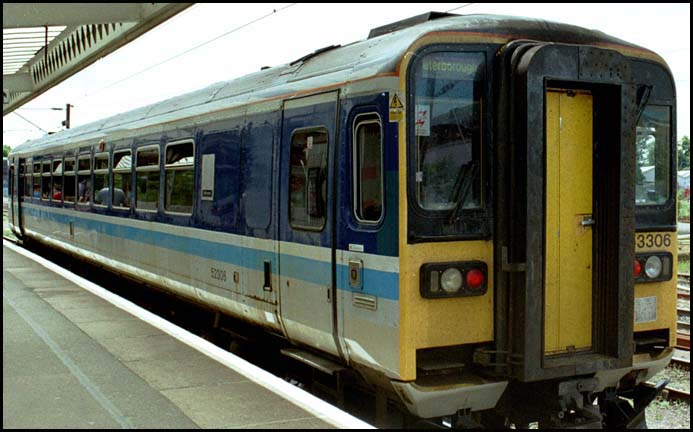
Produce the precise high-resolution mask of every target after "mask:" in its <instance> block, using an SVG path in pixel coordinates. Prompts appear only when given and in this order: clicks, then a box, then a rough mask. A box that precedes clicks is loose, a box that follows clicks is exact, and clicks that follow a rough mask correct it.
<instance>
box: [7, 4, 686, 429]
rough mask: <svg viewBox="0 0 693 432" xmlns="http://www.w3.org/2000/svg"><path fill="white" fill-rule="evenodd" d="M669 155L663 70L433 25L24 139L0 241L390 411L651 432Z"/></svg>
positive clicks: (531, 34)
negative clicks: (220, 329) (203, 310)
mask: <svg viewBox="0 0 693 432" xmlns="http://www.w3.org/2000/svg"><path fill="white" fill-rule="evenodd" d="M239 61H242V59H239ZM675 137H676V91H675V85H674V79H673V77H672V73H671V71H670V70H669V68H668V66H667V64H666V62H665V61H664V60H663V59H662V58H661V57H660V56H659V55H658V54H656V53H654V52H652V51H650V50H648V49H646V48H643V47H640V46H637V45H634V44H632V43H629V42H627V41H623V40H620V39H617V38H615V37H612V36H609V35H607V34H604V33H602V32H600V31H596V30H587V29H584V28H580V27H577V26H572V25H566V24H561V23H554V22H548V21H544V20H539V19H531V18H521V17H510V16H495V15H455V14H449V13H440V12H430V13H426V14H422V15H418V16H415V17H412V18H409V19H406V20H402V21H398V22H394V23H391V24H387V25H383V26H381V27H378V28H375V29H373V30H371V32H370V34H369V35H368V38H367V39H364V40H362V41H358V42H354V43H351V44H348V45H345V46H336V45H332V46H328V47H325V48H322V49H319V50H316V51H314V52H312V53H310V54H307V55H305V56H304V57H301V58H299V59H297V60H295V61H293V62H291V63H288V64H284V65H280V66H275V67H269V68H262V70H260V71H257V72H255V73H252V74H250V75H247V76H245V77H241V78H237V79H233V80H230V81H226V82H221V83H217V84H213V85H211V86H209V87H206V88H203V89H201V90H198V91H195V92H192V93H189V94H185V95H182V96H178V97H174V98H171V99H168V100H165V101H162V102H159V103H155V104H152V105H149V106H145V107H142V108H139V109H135V110H133V111H130V112H126V113H122V114H118V115H115V116H112V117H110V118H106V119H104V120H101V121H97V122H93V123H90V124H87V125H84V126H80V127H76V128H73V129H69V130H65V131H62V132H59V133H55V134H52V135H48V136H45V137H43V138H40V139H36V140H33V141H30V142H27V143H25V144H23V145H20V146H18V147H16V148H15V149H13V150H12V152H11V154H10V156H9V160H10V179H9V180H10V222H11V227H12V230H13V231H14V233H15V234H16V235H17V236H18V237H19V238H20V239H25V240H26V241H33V242H38V243H41V244H44V245H47V246H50V247H51V248H55V249H58V250H60V251H63V252H66V253H68V254H70V256H72V257H74V259H75V260H77V261H80V260H85V261H90V262H95V263H98V264H99V265H101V266H104V267H106V268H108V269H111V270H113V271H115V272H118V273H121V274H123V275H126V276H127V277H129V278H133V279H136V280H140V281H142V282H145V283H147V284H150V285H153V286H156V287H158V288H159V289H160V290H163V291H165V292H168V293H171V294H172V295H175V296H178V297H183V298H186V299H188V300H190V301H193V302H196V303H199V304H203V305H205V306H206V307H209V308H212V309H213V310H215V311H217V312H218V313H219V314H221V315H222V316H229V317H233V318H234V319H237V320H239V321H241V322H243V323H247V324H249V325H251V326H252V327H253V328H257V329H261V330H262V331H263V332H267V333H268V334H272V335H274V336H276V337H277V338H279V339H280V340H282V341H284V343H285V344H286V346H287V348H284V349H283V352H284V353H285V354H286V355H287V356H290V357H292V358H294V359H297V360H299V361H302V362H304V363H305V364H310V365H313V366H315V367H316V368H318V369H320V370H321V371H322V372H324V373H326V374H328V375H332V376H334V377H339V376H343V375H342V374H345V373H347V372H348V373H350V374H352V375H354V376H356V377H358V379H359V380H362V381H363V382H364V383H365V385H366V386H368V388H372V389H374V392H375V394H376V398H375V400H376V402H377V403H378V404H379V405H378V406H379V407H380V408H379V409H380V411H382V410H387V409H392V407H393V406H394V407H395V408H397V409H401V410H402V412H404V413H406V414H407V415H408V416H410V417H412V418H416V419H423V420H425V421H428V422H434V423H435V424H438V425H442V424H445V425H447V426H451V427H458V426H459V427H462V426H475V427H476V426H487V427H508V426H510V425H515V426H516V427H526V426H527V425H529V424H530V423H533V422H537V423H538V425H539V427H552V428H570V427H602V426H603V427H643V426H646V424H647V419H646V416H645V407H646V406H647V405H648V404H649V403H650V401H652V400H653V399H654V398H655V397H656V396H657V395H658V394H659V392H661V390H662V384H661V383H660V384H659V385H657V386H654V387H650V386H646V385H645V381H647V380H648V379H650V378H651V377H653V376H654V375H655V374H656V373H657V372H659V371H660V370H662V369H663V368H664V367H665V366H666V365H667V364H668V363H669V361H670V359H671V358H672V355H673V350H674V346H675V340H676V320H677V318H676V280H675V279H676V278H673V277H672V275H673V274H675V273H676V265H677V236H676V205H677V202H676V193H675V191H676V188H675V185H676V183H675V182H676V168H675V167H676V147H675V145H676V144H675V143H676V140H675ZM162 301H166V300H162ZM388 407H390V408H388ZM428 424H433V423H428Z"/></svg>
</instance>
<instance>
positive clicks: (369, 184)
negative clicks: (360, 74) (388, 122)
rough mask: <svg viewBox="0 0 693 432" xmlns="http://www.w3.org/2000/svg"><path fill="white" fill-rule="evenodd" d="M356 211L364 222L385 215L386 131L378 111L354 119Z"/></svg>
mask: <svg viewBox="0 0 693 432" xmlns="http://www.w3.org/2000/svg"><path fill="white" fill-rule="evenodd" d="M352 146H353V147H352V157H353V179H354V188H353V196H354V201H353V204H354V214H355V215H356V219H357V220H358V221H359V222H361V223H364V224H376V223H378V222H379V221H380V220H381V218H382V216H383V192H384V182H383V133H382V124H381V122H380V117H378V115H376V114H366V115H359V116H357V117H356V119H355V121H354V130H353V143H352Z"/></svg>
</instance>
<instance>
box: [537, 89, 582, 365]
mask: <svg viewBox="0 0 693 432" xmlns="http://www.w3.org/2000/svg"><path fill="white" fill-rule="evenodd" d="M546 104H547V105H546V106H547V107H546V204H545V205H546V209H545V210H546V232H545V234H546V237H545V238H546V245H545V246H546V255H545V268H544V280H545V291H544V293H545V294H544V353H545V354H547V355H550V354H560V353H567V352H576V351H587V350H590V349H591V347H592V235H593V233H592V225H593V224H594V221H593V219H592V201H593V198H592V163H593V162H592V142H593V137H592V94H591V93H590V92H586V91H574V90H563V89H549V90H548V91H547V92H546Z"/></svg>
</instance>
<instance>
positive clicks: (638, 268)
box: [633, 260, 642, 277]
mask: <svg viewBox="0 0 693 432" xmlns="http://www.w3.org/2000/svg"><path fill="white" fill-rule="evenodd" d="M640 274H642V264H641V263H640V261H638V260H634V261H633V276H635V277H640Z"/></svg>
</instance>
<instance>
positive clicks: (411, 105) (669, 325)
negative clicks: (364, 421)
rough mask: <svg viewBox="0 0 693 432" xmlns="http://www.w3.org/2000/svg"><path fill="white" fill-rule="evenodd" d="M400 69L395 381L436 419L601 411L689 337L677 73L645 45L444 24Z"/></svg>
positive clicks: (410, 404) (407, 400)
mask: <svg viewBox="0 0 693 432" xmlns="http://www.w3.org/2000/svg"><path fill="white" fill-rule="evenodd" d="M547 58H558V61H557V62H556V64H562V65H565V64H575V65H576V66H575V68H574V70H567V69H569V68H566V67H554V66H550V65H549V64H550V62H547V61H546V59H547ZM605 59H606V60H605ZM605 61H606V62H611V64H609V65H607V66H610V67H611V69H612V71H613V70H614V69H615V70H616V71H618V73H611V75H608V74H606V75H605V74H603V73H602V72H599V71H598V70H597V69H598V68H601V67H603V63H604V62H605ZM600 62H601V65H600V66H598V64H600ZM547 65H549V66H547ZM577 65H579V66H580V67H578V66H577ZM399 71H400V95H402V96H403V95H406V97H401V98H400V99H402V100H405V101H406V103H405V116H404V118H403V119H402V121H400V122H399V154H400V158H399V165H400V167H399V168H400V170H399V172H400V177H399V191H400V192H399V201H400V206H399V221H400V225H399V254H400V297H399V298H400V317H401V318H400V329H399V333H400V353H399V363H400V375H401V380H396V381H392V385H393V387H394V389H395V391H396V393H397V394H398V395H399V397H400V399H401V400H402V401H403V403H404V404H405V405H406V406H407V408H408V409H409V410H410V411H411V412H412V413H413V414H415V415H416V416H418V417H424V418H437V417H452V418H457V419H459V418H462V417H470V416H472V417H474V418H475V419H476V420H478V421H481V420H479V419H489V418H496V419H498V418H502V419H513V422H514V423H515V424H525V423H527V422H530V421H532V420H536V419H540V422H543V424H547V423H546V421H547V419H550V420H551V421H552V422H553V423H549V424H553V425H554V426H560V425H565V422H566V421H567V420H566V419H567V418H566V417H564V416H565V415H566V413H568V414H569V415H572V416H573V417H579V416H582V417H581V418H582V420H579V421H585V420H584V419H585V418H587V419H591V420H593V421H596V422H597V423H599V421H602V420H603V417H602V416H603V415H604V413H606V412H611V411H613V410H615V409H619V408H623V407H621V406H620V405H619V403H618V402H613V400H614V399H613V398H612V397H611V396H612V395H614V394H620V393H619V392H620V391H621V390H629V391H630V390H632V389H633V388H635V387H636V386H637V385H639V384H641V383H642V382H643V381H644V380H647V379H649V378H650V377H651V376H652V375H654V374H655V373H656V372H658V371H659V370H661V369H662V368H663V367H664V366H665V365H666V364H667V363H668V362H669V360H670V358H671V355H672V352H673V348H672V347H673V346H674V344H675V337H676V334H675V333H676V332H675V329H676V281H675V278H674V277H673V275H674V274H675V271H676V269H675V266H676V251H677V249H676V247H677V245H676V232H675V223H674V224H673V225H672V220H673V219H672V218H673V213H671V209H672V208H673V209H674V211H675V207H676V206H675V197H676V194H675V193H674V190H673V188H674V186H673V185H674V183H673V180H672V179H674V178H675V177H674V176H673V175H672V173H673V171H672V170H673V169H674V168H673V167H674V166H675V165H674V163H675V160H674V159H675V158H674V156H673V150H672V149H673V148H675V147H674V146H673V145H672V142H674V141H673V137H674V129H675V127H674V124H673V121H672V119H673V118H675V117H674V112H675V95H674V91H673V85H672V84H671V82H670V81H671V77H670V74H668V69H666V67H665V66H663V64H662V62H661V59H659V58H658V57H657V56H655V55H654V54H651V53H649V52H647V51H645V50H636V49H633V48H624V47H614V46H609V47H578V46H575V45H570V44H564V45H561V44H544V43H541V42H536V41H517V42H513V41H509V40H508V38H507V37H506V36H494V35H489V34H486V35H483V36H481V35H478V34H465V33H464V32H440V33H431V34H428V35H427V36H425V37H423V38H421V39H420V40H419V41H418V42H417V43H415V44H414V45H413V46H411V47H410V49H409V50H408V52H407V55H406V56H405V57H404V58H403V60H402V62H401V64H400V66H399ZM653 72H654V75H655V76H660V77H663V78H661V79H659V80H654V81H652V78H651V77H652V76H653ZM648 80H650V81H648ZM636 122H637V123H636ZM607 143H608V144H607ZM634 143H635V145H634ZM662 214H664V215H665V216H662ZM597 395H598V396H599V397H601V398H603V399H604V402H603V403H602V402H600V405H599V406H597V405H595V406H594V407H588V406H586V405H588V404H587V403H586V401H587V400H594V398H595V396H597ZM652 397H654V396H653V394H651V393H648V394H646V395H644V396H637V397H636V399H637V398H640V399H637V400H643V398H652ZM600 411H601V414H600ZM489 413H492V414H489ZM637 415H639V413H637V412H631V413H630V414H628V415H625V417H623V418H622V419H621V420H620V421H621V423H612V424H619V425H623V424H626V423H629V422H632V421H634V418H635V417H637ZM614 417H615V416H614ZM470 418H471V417H470ZM505 421H507V420H505ZM481 423H483V421H481ZM501 423H502V421H501ZM597 423H595V424H597ZM490 424H496V425H498V424H500V423H490ZM587 424H589V423H587Z"/></svg>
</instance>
